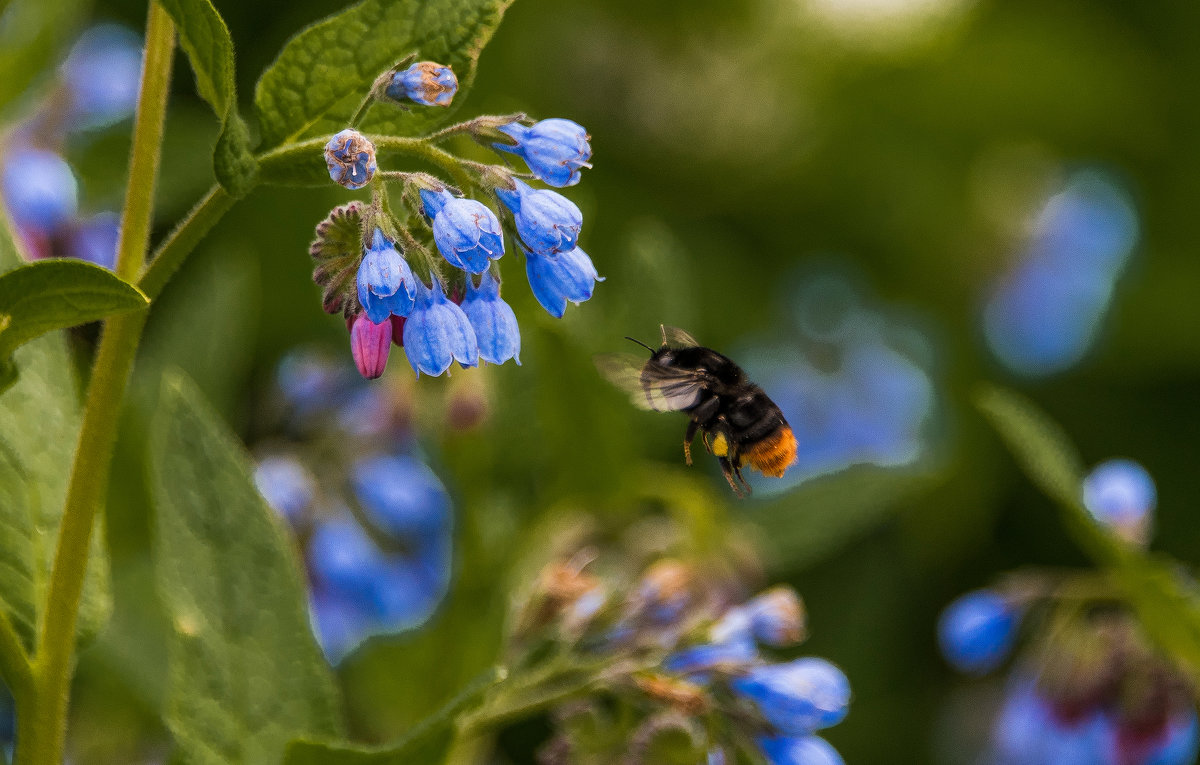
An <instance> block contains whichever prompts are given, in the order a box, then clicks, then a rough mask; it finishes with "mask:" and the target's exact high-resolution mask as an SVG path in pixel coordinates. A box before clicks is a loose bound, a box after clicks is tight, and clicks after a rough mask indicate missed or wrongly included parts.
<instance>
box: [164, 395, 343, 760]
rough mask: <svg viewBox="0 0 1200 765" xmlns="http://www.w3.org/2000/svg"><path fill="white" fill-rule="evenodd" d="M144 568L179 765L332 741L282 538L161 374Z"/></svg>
mask: <svg viewBox="0 0 1200 765" xmlns="http://www.w3.org/2000/svg"><path fill="white" fill-rule="evenodd" d="M150 482H151V488H152V492H153V496H154V501H155V508H156V521H157V522H156V531H155V568H156V576H157V580H158V590H159V594H160V597H161V599H162V602H163V606H164V608H165V610H166V613H167V617H168V619H169V621H170V624H171V627H172V629H171V638H170V642H169V644H168V657H169V666H168V677H167V691H166V694H167V702H166V706H167V709H166V720H167V725H168V727H169V728H170V730H171V732H172V733H173V734H174V737H175V743H176V752H177V754H178V755H179V756H180V758H181V759H182V760H183V761H184V762H189V763H213V764H214V765H215V764H216V763H222V764H223V765H229V764H230V763H244V764H245V765H256V764H257V763H271V762H279V761H280V758H281V757H282V756H283V751H284V747H285V746H286V745H287V742H288V741H290V740H292V739H294V738H297V737H300V736H322V737H324V736H336V735H338V734H339V733H340V723H339V721H340V712H339V702H338V698H337V692H336V689H335V686H334V682H333V677H332V673H331V671H330V669H329V665H328V664H327V663H326V662H325V659H324V657H323V656H322V655H321V652H320V649H319V648H318V647H317V644H316V641H315V639H314V638H313V635H312V631H311V629H310V627H309V620H308V607H307V602H306V595H305V586H304V577H303V574H302V572H301V570H300V566H299V563H298V561H297V560H296V555H295V552H294V550H293V547H292V543H291V541H290V540H289V539H288V537H287V535H286V532H285V531H284V529H283V528H282V526H281V525H280V523H279V520H278V518H277V517H276V516H275V514H274V513H272V512H271V511H270V509H269V508H268V507H267V506H266V504H265V503H264V501H263V499H262V497H261V496H259V494H258V491H257V490H256V489H255V487H254V482H253V479H252V478H251V475H250V467H249V464H248V460H247V458H246V456H245V454H244V453H243V451H242V448H241V446H240V444H239V443H238V441H237V439H236V437H235V436H234V435H233V434H232V433H230V432H229V431H228V429H227V428H226V427H225V425H224V424H223V423H221V422H220V421H219V417H218V416H217V415H216V414H215V413H214V412H213V411H212V409H211V408H210V407H209V405H208V404H207V403H205V402H203V401H202V399H201V396H200V394H199V392H198V391H197V390H196V389H195V386H194V384H193V383H191V382H190V381H188V380H187V379H186V378H184V377H183V376H182V375H178V374H174V375H168V376H167V378H166V381H165V382H164V387H163V392H162V395H161V397H160V401H159V410H158V413H157V414H156V415H155V422H154V425H153V428H152V435H151V463H150Z"/></svg>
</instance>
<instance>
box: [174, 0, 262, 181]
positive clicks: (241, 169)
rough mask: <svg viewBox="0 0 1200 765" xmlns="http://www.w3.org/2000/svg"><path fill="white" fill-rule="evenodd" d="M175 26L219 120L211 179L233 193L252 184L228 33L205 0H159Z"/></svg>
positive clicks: (203, 94)
mask: <svg viewBox="0 0 1200 765" xmlns="http://www.w3.org/2000/svg"><path fill="white" fill-rule="evenodd" d="M159 2H160V3H161V4H162V7H163V8H164V9H165V10H166V11H167V13H169V14H170V15H171V19H172V20H173V21H174V22H175V28H176V29H177V30H178V32H179V44H180V45H181V46H182V47H183V49H184V51H186V52H187V55H188V60H189V61H191V62H192V71H193V72H195V73H196V90H197V91H198V92H199V93H200V97H201V98H203V99H204V100H205V101H207V102H208V104H209V106H211V107H212V108H213V111H214V112H216V115H217V119H219V120H220V121H221V133H220V135H219V136H218V137H217V143H216V146H215V147H214V149H213V171H214V172H215V173H216V176H217V181H218V182H219V183H220V184H221V186H222V187H224V189H225V190H226V191H228V192H229V193H230V194H231V195H233V196H235V197H240V196H244V195H245V194H246V193H248V192H249V191H250V189H251V188H253V187H254V181H255V175H256V173H257V162H256V161H255V159H254V154H253V152H251V150H250V133H249V131H248V130H247V129H246V124H245V122H244V121H243V120H242V118H241V116H240V115H239V114H238V110H237V87H236V84H235V82H236V80H235V69H234V58H233V39H232V38H231V37H230V36H229V28H228V27H226V26H225V20H224V19H222V18H221V14H219V13H217V9H216V8H214V7H213V4H212V2H211V0H159Z"/></svg>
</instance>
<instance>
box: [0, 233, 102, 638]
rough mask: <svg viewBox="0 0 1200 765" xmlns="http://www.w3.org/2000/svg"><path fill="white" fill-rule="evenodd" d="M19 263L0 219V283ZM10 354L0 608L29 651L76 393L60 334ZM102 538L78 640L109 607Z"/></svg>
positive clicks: (62, 492)
mask: <svg viewBox="0 0 1200 765" xmlns="http://www.w3.org/2000/svg"><path fill="white" fill-rule="evenodd" d="M20 262H21V260H20V258H19V257H18V256H17V254H16V249H15V247H14V246H13V243H12V238H11V237H10V236H9V234H8V230H7V228H6V226H5V224H4V223H3V222H2V221H0V272H7V273H5V274H4V276H0V283H9V284H11V282H6V281H5V280H7V279H8V278H9V277H10V276H13V275H14V274H15V273H17V270H23V269H24V268H26V267H24V266H22V267H20V268H18V264H19V263H20ZM14 269H17V270H14ZM98 270H102V269H98ZM20 278H24V277H18V279H20ZM114 278H115V277H114ZM15 325H16V322H15V320H14V323H13V325H11V326H15ZM6 355H7V353H6ZM13 357H14V358H15V362H16V365H17V366H19V367H20V368H21V375H20V378H19V379H16V380H15V381H14V383H13V385H12V387H11V388H9V390H8V391H7V392H5V394H4V395H3V396H0V561H2V563H0V610H2V611H3V612H4V613H5V615H6V616H7V617H8V618H9V620H10V621H11V622H12V624H13V627H14V628H15V629H16V631H17V635H18V637H20V639H21V642H22V643H23V644H24V646H25V648H26V650H28V651H32V650H33V645H34V636H35V629H36V627H37V625H38V623H39V622H40V620H41V616H42V611H43V609H44V607H45V597H46V589H47V586H48V584H49V580H50V568H51V565H52V564H53V560H54V544H55V540H56V539H57V536H58V525H59V521H60V520H61V517H62V509H63V505H64V503H65V502H66V495H67V481H68V478H69V476H70V471H71V462H72V460H73V459H74V456H75V444H76V441H77V439H78V438H79V424H80V411H79V391H78V389H77V387H76V382H75V375H74V365H73V363H72V361H71V357H70V354H69V353H68V351H67V344H66V338H65V337H64V336H63V335H62V333H60V332H50V333H48V334H44V335H42V336H41V337H37V338H36V339H33V340H31V341H29V342H28V343H25V344H24V345H21V347H19V348H17V349H16V351H15V353H14V354H13ZM103 536H104V535H103V533H101V531H100V529H96V530H94V532H93V534H92V550H91V557H90V558H89V561H88V571H87V578H86V580H85V582H84V591H83V600H82V602H81V604H80V613H79V622H78V628H77V632H78V635H79V639H80V641H81V642H86V641H87V640H88V639H90V638H91V637H92V636H93V635H95V634H96V632H97V631H99V629H100V627H101V626H103V624H104V622H105V621H107V619H108V614H109V612H110V610H111V605H112V602H111V596H110V594H109V586H108V562H107V558H106V555H105V551H104V547H103V541H102V540H103Z"/></svg>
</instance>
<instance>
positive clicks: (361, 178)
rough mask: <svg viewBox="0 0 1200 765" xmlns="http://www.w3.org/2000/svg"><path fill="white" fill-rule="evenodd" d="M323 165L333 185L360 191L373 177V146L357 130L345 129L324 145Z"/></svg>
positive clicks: (374, 165)
mask: <svg viewBox="0 0 1200 765" xmlns="http://www.w3.org/2000/svg"><path fill="white" fill-rule="evenodd" d="M325 165H326V167H328V168H329V177H330V178H331V179H333V182H334V183H337V184H340V185H342V186H345V187H346V188H348V189H361V188H362V187H363V186H366V185H367V184H368V183H370V182H371V178H373V177H374V176H375V170H376V169H377V166H376V164H375V144H373V143H371V142H370V141H369V140H367V138H366V136H364V135H363V134H362V133H360V132H358V131H357V130H353V129H351V128H346V129H345V130H343V131H341V132H340V133H338V134H337V135H335V136H334V137H333V138H330V139H329V143H327V144H325Z"/></svg>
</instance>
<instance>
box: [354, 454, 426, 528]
mask: <svg viewBox="0 0 1200 765" xmlns="http://www.w3.org/2000/svg"><path fill="white" fill-rule="evenodd" d="M353 486H354V493H355V496H356V497H357V498H358V501H359V503H360V504H361V505H362V508H363V510H364V512H366V514H367V517H368V518H369V519H370V521H371V523H372V524H374V525H375V526H377V527H378V528H380V529H381V530H383V531H385V532H387V533H388V534H391V535H392V536H394V537H405V536H409V535H422V534H433V533H436V532H441V531H445V530H446V529H447V528H448V526H449V523H450V495H449V494H447V493H446V489H445V488H444V487H443V486H442V483H441V481H439V480H438V478H437V476H435V475H434V474H433V471H432V470H430V469H429V468H428V467H427V466H426V465H425V464H424V463H423V462H421V461H420V460H417V459H414V458H412V457H407V456H394V455H386V456H376V457H370V458H367V459H363V460H359V461H358V462H357V463H356V464H355V466H354V475H353Z"/></svg>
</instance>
